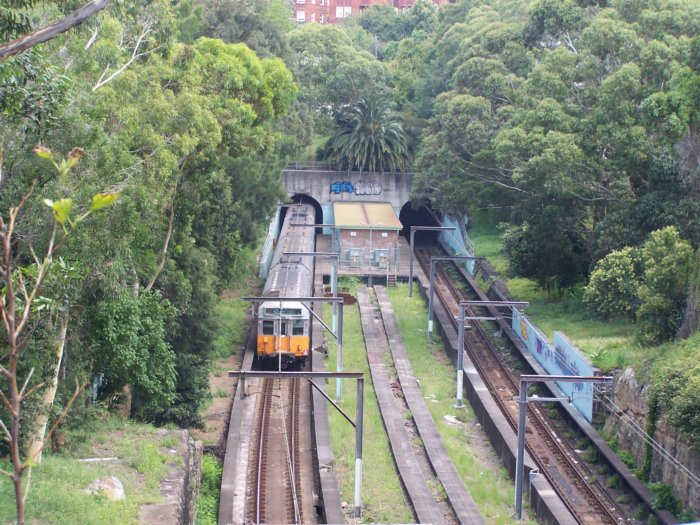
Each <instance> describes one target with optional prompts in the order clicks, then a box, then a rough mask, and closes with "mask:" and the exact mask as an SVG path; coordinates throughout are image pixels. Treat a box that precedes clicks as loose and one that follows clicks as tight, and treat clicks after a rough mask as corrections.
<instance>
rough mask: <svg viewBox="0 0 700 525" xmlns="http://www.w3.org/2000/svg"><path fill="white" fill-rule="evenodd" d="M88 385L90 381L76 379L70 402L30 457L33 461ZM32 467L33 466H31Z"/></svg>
mask: <svg viewBox="0 0 700 525" xmlns="http://www.w3.org/2000/svg"><path fill="white" fill-rule="evenodd" d="M87 385H88V382H87V381H86V382H85V383H83V384H82V385H81V384H80V383H78V380H77V379H76V380H75V391H74V392H73V395H72V396H71V397H70V399H69V400H68V402H67V403H66V406H65V407H63V411H62V412H61V415H60V416H58V418H57V419H56V421H54V424H53V425H52V426H51V428H50V429H49V431H48V432H47V433H46V436H45V437H44V441H43V442H42V444H41V446H40V447H38V449H37V450H35V451H34V453H33V454H32V455H31V457H30V459H31V460H32V461H36V460H37V458H38V457H39V454H41V451H42V450H44V447H45V446H46V444H47V443H48V442H49V440H50V439H51V436H53V435H54V433H55V432H56V429H58V426H59V425H60V424H61V423H63V419H64V418H65V417H66V414H68V411H69V410H70V408H71V407H72V406H73V403H75V400H76V399H78V396H79V395H80V393H81V392H82V391H83V390H85V387H86V386H87ZM30 468H31V467H30Z"/></svg>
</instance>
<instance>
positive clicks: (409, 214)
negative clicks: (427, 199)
mask: <svg viewBox="0 0 700 525" xmlns="http://www.w3.org/2000/svg"><path fill="white" fill-rule="evenodd" d="M399 219H400V220H401V224H403V230H401V235H402V236H403V237H405V238H406V240H407V241H409V240H410V239H409V237H410V235H411V226H441V225H442V215H441V214H439V213H437V212H435V211H433V210H432V209H431V208H430V207H429V206H421V207H420V208H417V209H416V208H414V207H413V206H412V205H411V203H410V202H407V203H406V204H404V205H403V206H402V207H401V212H400V213H399ZM438 234H439V232H435V231H421V230H417V231H416V232H415V234H414V236H415V241H416V242H417V243H418V242H428V241H431V240H434V239H436V238H437V236H438Z"/></svg>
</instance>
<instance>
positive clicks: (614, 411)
mask: <svg viewBox="0 0 700 525" xmlns="http://www.w3.org/2000/svg"><path fill="white" fill-rule="evenodd" d="M593 388H594V389H595V391H596V393H597V397H598V399H599V400H601V401H602V402H603V404H604V405H605V408H607V409H608V411H609V412H610V414H611V415H613V416H615V417H617V418H618V419H619V420H620V421H621V422H622V423H624V424H626V425H628V426H629V428H630V429H631V430H632V432H633V433H634V434H636V435H637V436H639V437H641V438H642V439H643V440H644V442H645V443H647V444H648V445H649V446H651V448H652V449H653V450H654V451H655V452H657V453H658V454H659V455H661V456H662V457H663V458H664V459H665V460H667V461H669V462H670V463H671V464H672V465H673V466H674V467H676V468H677V469H678V470H680V471H681V472H682V473H683V474H685V476H686V477H687V478H688V481H689V482H692V483H693V484H694V485H695V486H698V487H700V478H698V476H696V475H695V474H694V473H693V472H692V471H691V470H689V469H688V468H687V467H686V466H685V465H683V464H682V463H681V462H680V461H678V460H677V459H676V458H674V457H673V456H672V455H671V453H670V452H668V451H667V450H666V449H665V448H663V446H662V445H661V443H659V442H658V441H656V440H655V439H654V438H653V437H652V436H650V435H649V434H647V433H646V431H645V430H644V429H643V428H641V427H640V426H639V425H638V424H637V422H636V421H634V419H632V418H631V417H630V416H628V415H627V414H625V412H624V411H623V410H622V409H621V408H620V407H618V406H617V405H616V404H615V402H614V401H613V400H612V399H611V398H609V397H608V396H607V395H605V393H604V392H603V391H602V390H601V389H600V388H599V387H597V386H595V385H594V387H593Z"/></svg>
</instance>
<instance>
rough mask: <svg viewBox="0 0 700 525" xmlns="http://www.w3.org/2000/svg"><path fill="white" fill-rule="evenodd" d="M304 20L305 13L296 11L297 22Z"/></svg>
mask: <svg viewBox="0 0 700 525" xmlns="http://www.w3.org/2000/svg"><path fill="white" fill-rule="evenodd" d="M305 20H306V13H305V12H304V11H297V22H304V21H305Z"/></svg>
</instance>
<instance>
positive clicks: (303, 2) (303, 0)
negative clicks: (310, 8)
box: [297, 0, 306, 4]
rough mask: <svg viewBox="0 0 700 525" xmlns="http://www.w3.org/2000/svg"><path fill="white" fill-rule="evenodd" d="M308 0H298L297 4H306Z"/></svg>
mask: <svg viewBox="0 0 700 525" xmlns="http://www.w3.org/2000/svg"><path fill="white" fill-rule="evenodd" d="M305 3H306V0H297V4H305Z"/></svg>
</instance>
